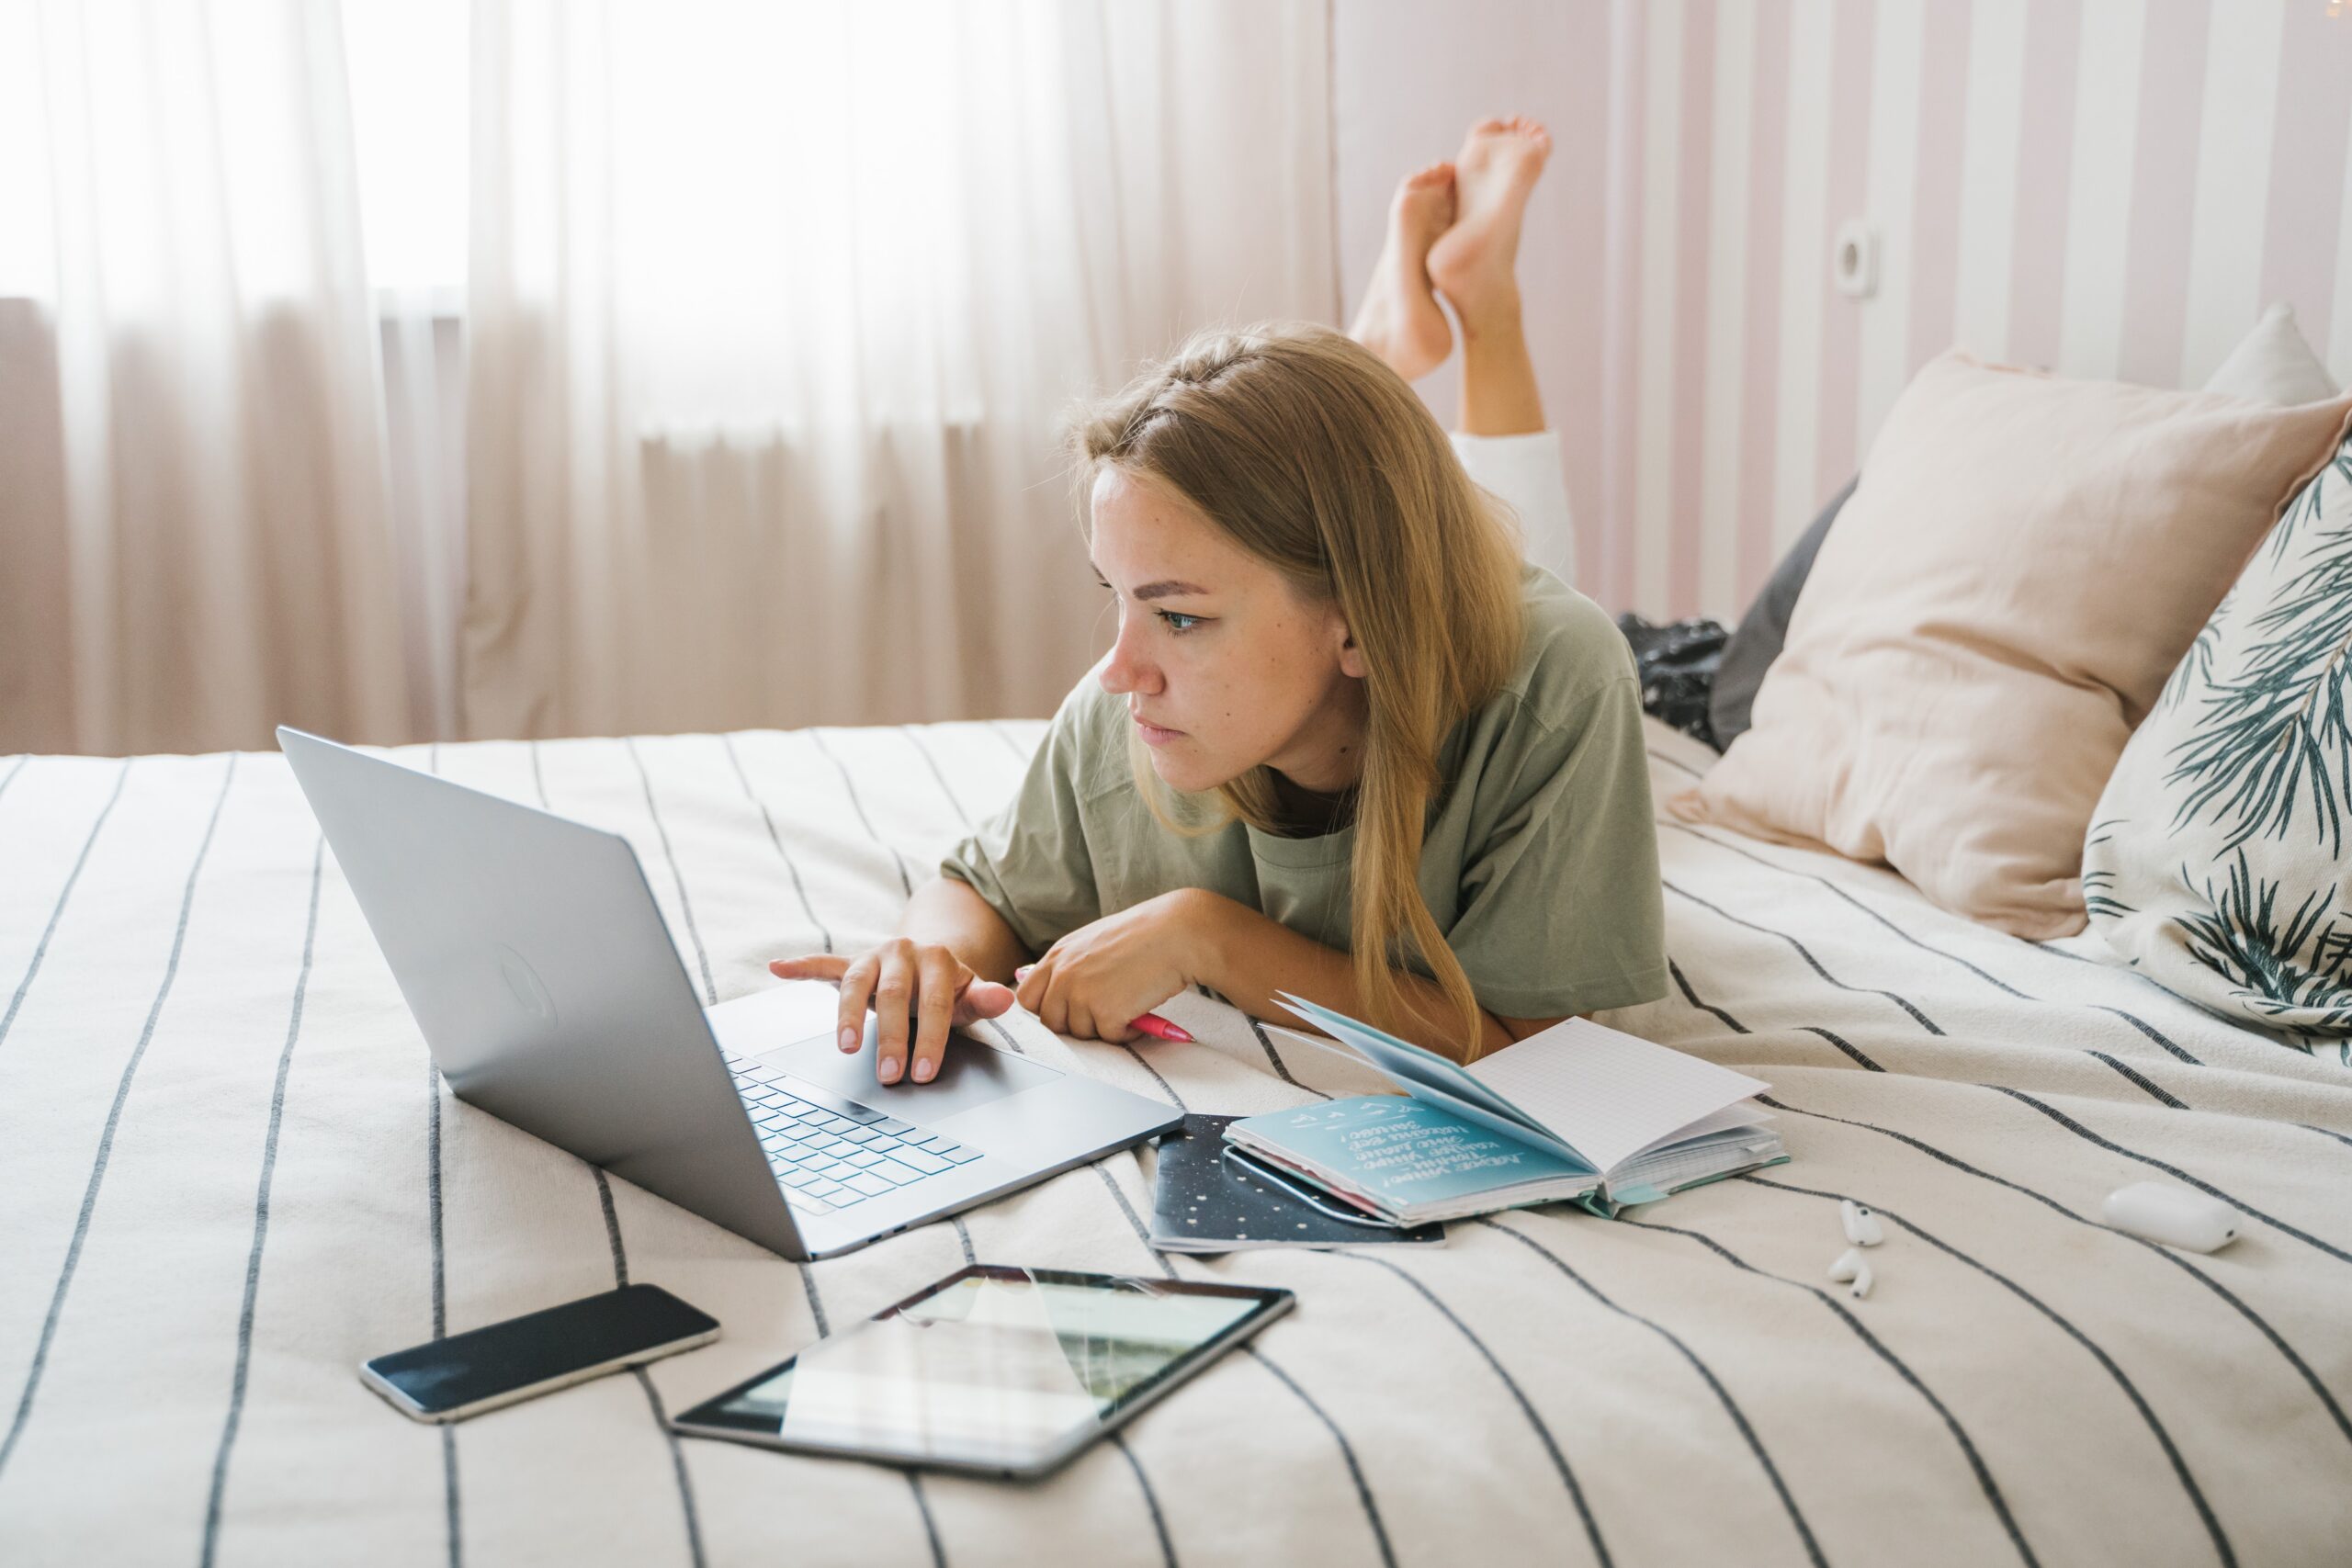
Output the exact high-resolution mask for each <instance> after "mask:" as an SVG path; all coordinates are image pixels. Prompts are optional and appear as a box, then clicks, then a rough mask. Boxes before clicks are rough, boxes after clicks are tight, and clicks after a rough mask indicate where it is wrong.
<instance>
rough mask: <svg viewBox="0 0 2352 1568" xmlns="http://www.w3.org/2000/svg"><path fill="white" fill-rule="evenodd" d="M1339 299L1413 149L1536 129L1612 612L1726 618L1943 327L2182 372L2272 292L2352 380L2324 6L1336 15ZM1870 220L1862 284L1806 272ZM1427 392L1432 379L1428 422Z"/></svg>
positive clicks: (2351, 56)
mask: <svg viewBox="0 0 2352 1568" xmlns="http://www.w3.org/2000/svg"><path fill="white" fill-rule="evenodd" d="M1334 24H1335V26H1334V31H1335V39H1334V65H1335V72H1336V81H1335V92H1334V103H1335V113H1336V115H1337V117H1338V119H1337V139H1336V145H1337V157H1338V176H1339V178H1338V186H1339V194H1338V205H1339V223H1340V250H1341V254H1342V257H1343V259H1344V264H1345V266H1346V269H1347V271H1346V279H1345V283H1346V287H1347V288H1348V290H1349V293H1350V299H1349V301H1348V302H1349V304H1350V305H1351V306H1352V304H1353V291H1354V290H1355V289H1356V288H1359V287H1360V286H1361V282H1362V279H1363V276H1364V275H1365V273H1366V272H1367V271H1368V269H1369V267H1370V265H1371V261H1372V258H1373V256H1374V254H1376V253H1377V251H1378V248H1379V243H1380V237H1381V232H1382V225H1383V221H1384V218H1385V210H1386V205H1387V196H1388V191H1389V188H1390V186H1392V185H1393V183H1394V181H1395V179H1396V177H1397V174H1398V173H1399V172H1401V171H1402V170H1403V169H1404V168H1406V167H1407V166H1408V165H1414V164H1419V163H1423V162H1426V161H1428V160H1429V159H1430V158H1432V157H1438V156H1442V155H1445V154H1446V153H1448V152H1451V151H1452V149H1453V145H1454V144H1455V142H1456V141H1458V139H1459V137H1460V134H1461V131H1462V128H1463V127H1464V125H1466V124H1467V123H1468V122H1469V121H1470V120H1472V119H1474V118H1478V117H1479V116H1481V115H1484V114H1487V113H1508V112H1514V111H1518V112H1527V113H1532V114H1536V115H1539V116H1541V117H1543V118H1545V119H1546V120H1547V121H1548V122H1549V123H1550V124H1551V125H1552V127H1553V129H1554V131H1555V138H1556V141H1557V143H1558V149H1559V150H1558V152H1557V153H1556V154H1555V163H1554V164H1553V166H1552V169H1551V170H1550V172H1549V173H1548V174H1547V175H1546V179H1545V183H1544V186H1543V187H1542V188H1541V190H1540V191H1539V194H1538V197H1537V203H1538V205H1537V208H1536V209H1534V210H1532V211H1531V213H1530V219H1529V225H1528V231H1527V235H1526V239H1525V243H1524V249H1523V251H1522V256H1521V263H1522V265H1521V274H1522V278H1523V280H1524V281H1525V283H1526V286H1527V288H1528V291H1529V296H1530V299H1529V310H1528V321H1529V330H1530V332H1531V334H1532V336H1533V338H1534V340H1535V342H1534V346H1535V351H1536V358H1537V366H1538V369H1539V371H1540V373H1541V374H1542V375H1543V378H1544V389H1545V393H1546V400H1547V405H1548V407H1549V410H1550V412H1551V416H1552V420H1553V423H1555V425H1557V426H1558V427H1559V428H1560V429H1561V431H1562V433H1563V436H1564V446H1565V449H1566V461H1567V465H1568V479H1569V489H1570V494H1571V496H1572V498H1573V499H1574V502H1575V504H1576V508H1577V522H1578V536H1577V548H1576V554H1575V559H1574V560H1573V562H1568V561H1561V562H1556V563H1551V564H1555V565H1560V566H1563V567H1566V568H1568V569H1569V570H1572V571H1573V573H1574V576H1575V581H1577V584H1578V586H1580V587H1582V588H1584V589H1585V590H1586V592H1589V593H1591V594H1592V595H1593V597H1595V598H1596V599H1598V600H1600V602H1601V603H1602V604H1605V605H1607V606H1608V607H1609V608H1611V610H1618V609H1625V608H1634V609H1638V610H1640V611H1642V612H1643V613H1644V614H1645V615H1652V616H1670V615H1699V614H1703V615H1717V616H1721V617H1723V618H1724V619H1726V620H1729V619H1731V618H1732V617H1733V616H1735V615H1736V614H1737V613H1738V611H1739V610H1740V609H1741V608H1742V607H1744V606H1745V604H1746V603H1747V599H1748V597H1749V595H1750V594H1752V592H1754V590H1755V588H1756V586H1757V585H1758V583H1759V582H1760V581H1761V580H1762V578H1763V577H1764V575H1765V574H1766V573H1767V572H1768V571H1769V570H1770V567H1771V564H1772V562H1773V560H1774V559H1776V558H1777V557H1778V555H1779V552H1780V550H1781V548H1782V547H1784V546H1785V545H1786V543H1787V541H1788V540H1789V539H1791V538H1792V537H1793V536H1795V534H1796V533H1798V532H1799V531H1801V530H1802V529H1803V528H1804V525H1805V523H1806V522H1807V521H1809V520H1810V518H1811V517H1812V516H1813V514H1814V513H1815V510H1816V509H1817V508H1818V506H1819V503H1820V502H1821V501H1822V499H1823V498H1825V497H1826V495H1827V494H1828V493H1829V492H1831V491H1834V490H1836V489H1837V488H1838V486H1839V485H1840V484H1842V483H1843V482H1844V481H1845V480H1846V479H1847V478H1848V477H1849V475H1850V474H1851V473H1852V471H1853V469H1854V468H1855V466H1856V464H1857V462H1858V461H1859V460H1860V456H1861V454H1863V453H1864V452H1866V451H1867V450H1868V446H1869V442H1870V437H1871V434H1872V432H1873V431H1875V430H1876V428H1877V425H1878V423H1879V421H1880V420H1881V419H1882V418H1883V416H1884V414H1885V412H1886V410H1887V409H1888V407H1889V406H1891V405H1892V403H1893V402H1894V399H1895V397H1896V396H1897V395H1899V394H1900V392H1901V391H1902V389H1903V387H1904V385H1905V382H1907V380H1908V379H1909V378H1910V376H1911V374H1912V372H1913V371H1914V370H1916V369H1917V367H1918V366H1919V365H1920V364H1922V363H1923V362H1925V361H1926V360H1927V359H1928V358H1930V357H1932V356H1933V355H1936V354H1938V353H1939V352H1941V351H1942V350H1943V349H1944V348H1946V347H1948V346H1950V345H1951V344H1954V343H1959V344H1962V345H1964V346H1967V347H1969V348H1971V349H1973V350H1974V351H1976V352H1978V353H1980V354H1984V355H1987V356H1988V357H1994V358H2001V359H2007V360H2010V361H2013V362H2020V363H2030V364H2038V365H2046V366H2050V367H2054V368H2056V369H2058V370H2060V371H2062V372H2064V373H2066V374H2069V375H2078V376H2088V377H2118V378H2126V379H2131V380H2136V381H2143V382H2148V383H2152V384H2157V385H2169V386H2188V385H2194V384H2196V383H2198V382H2199V381H2201V380H2203V379H2204V378H2205V377H2206V376H2207V375H2208V374H2210V373H2211V370H2212V369H2213V367H2215V366H2216V365H2217V364H2219V362H2220V361H2221V359H2222V356H2223V355H2226V354H2227V353H2228V351H2229V348H2230V346H2231V344H2233V343H2234V342H2235V341H2236V340H2237V338H2238V337H2239V335H2241V334H2242V333H2244V332H2245V329H2246V328H2247V327H2248V326H2249V325H2251V324H2252V322H2253V321H2254V319H2255V317H2256V314H2258V313H2259V311H2260V310H2261V309H2262V307H2263V306H2264V305H2265V304H2266V303H2267V302H2268V301H2270V300H2273V299H2284V300H2287V301H2289V302H2290V303H2291V304H2292V305H2293V306H2294V307H2295V310H2296V313H2297V316H2298V318H2299V320H2300V321H2301V326H2302V329H2303V333H2304V335H2305V336H2306V337H2308V338H2309V339H2310V340H2311V342H2312V344H2313V346H2314V347H2315V348H2317V349H2318V350H2319V351H2320V354H2321V355H2322V357H2323V358H2324V359H2325V360H2326V361H2327V362H2328V365H2329V367H2330V369H2331V371H2332V372H2333V373H2334V375H2335V378H2336V379H2337V380H2338V381H2339V382H2352V201H2347V200H2346V184H2347V171H2348V170H2352V5H2347V4H2346V3H2344V0H1753V3H1747V0H1574V3H1570V4H1563V5H1540V6H1539V5H1532V4H1521V3H1518V0H1470V3H1467V4H1462V3H1457V4H1451V5H1448V6H1442V7H1440V6H1430V5H1426V4H1419V3H1416V0H1345V3H1344V4H1341V5H1340V6H1337V7H1336V9H1335V13H1334ZM1849 218H1862V219H1866V220H1869V221H1871V223H1872V224H1874V225H1875V226H1876V228H1877V231H1878V235H1879V243H1880V252H1881V255H1880V276H1879V283H1878V287H1877V290H1876V292H1875V293H1874V294H1873V295H1872V296H1871V297H1870V298H1868V299H1859V300H1858V299H1849V298H1848V297H1847V296H1845V295H1843V294H1840V293H1838V291H1837V289H1836V288H1834V286H1833V284H1832V281H1831V277H1830V274H1829V252H1830V248H1831V241H1832V236H1833V235H1834V234H1835V232H1836V231H1837V230H1838V226H1839V225H1840V223H1842V222H1843V221H1845V220H1848V219H1849ZM1450 374H1451V372H1450V371H1448V372H1442V373H1441V374H1440V375H1438V376H1435V377H1432V378H1430V381H1429V382H1428V383H1426V384H1425V390H1426V391H1427V392H1428V394H1429V396H1430V400H1431V403H1432V405H1433V406H1435V407H1436V408H1437V409H1438V410H1439V411H1440V412H1441V413H1442V414H1445V415H1447V416H1449V417H1450V415H1451V413H1452V410H1453V388H1452V385H1451V382H1450V379H1449V377H1450Z"/></svg>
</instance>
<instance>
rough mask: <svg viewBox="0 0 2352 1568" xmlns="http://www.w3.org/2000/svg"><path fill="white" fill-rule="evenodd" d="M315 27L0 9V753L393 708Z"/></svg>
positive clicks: (356, 261)
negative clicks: (0, 734)
mask: <svg viewBox="0 0 2352 1568" xmlns="http://www.w3.org/2000/svg"><path fill="white" fill-rule="evenodd" d="M338 21H339V18H338V16H337V13H336V12H335V10H334V7H333V6H321V5H313V4H303V3H300V0H276V3H272V0H244V3H241V4H235V5H199V4H193V3H191V4H172V5H163V4H155V5H137V4H125V3H118V0H0V552H5V553H0V717H5V728H6V745H7V746H8V747H10V748H11V749H39V750H81V751H99V752H111V751H124V750H197V749H206V748H212V747H220V746H231V745H237V746H264V745H268V744H270V743H271V741H270V728H271V726H272V725H273V724H275V723H277V722H278V721H281V720H285V721H290V722H293V723H297V724H304V725H310V726H315V727H318V728H324V729H327V730H330V731H331V732H333V733H335V734H338V735H343V736H349V737H356V738H360V739H400V738H401V737H403V736H404V735H405V734H406V733H407V732H408V731H409V730H410V729H411V728H412V727H413V723H414V720H415V717H416V716H415V715H414V713H413V711H412V709H411V706H410V701H409V696H410V694H409V690H408V682H407V680H406V676H405V673H404V669H403V664H402V660H401V646H400V632H399V627H398V621H397V612H396V610H395V608H394V601H393V599H392V597H391V596H390V594H389V593H388V592H386V591H385V584H386V581H387V578H388V575H389V573H390V563H391V559H392V551H391V546H390V538H389V535H388V528H387V513H386V501H385V488H386V486H385V468H384V458H383V437H382V419H381V410H380V403H379V399H378V395H377V372H376V358H375V355H376V350H375V336H374V334H375V331H376V328H375V321H374V315H373V311H372V310H371V307H370V301H369V299H368V288H367V280H366V277H365V275H364V268H363V266H362V264H361V259H360V255H359V221H358V214H357V205H356V192H355V188H354V178H353V168H354V165H353V160H352V156H351V123H350V115H349V102H348V97H347V95H346V92H345V81H344V56H343V44H342V39H341V37H340V32H339V27H338Z"/></svg>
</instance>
